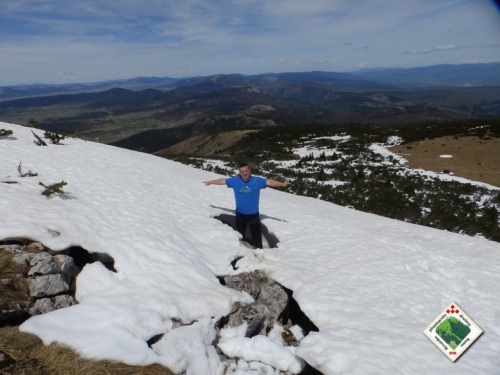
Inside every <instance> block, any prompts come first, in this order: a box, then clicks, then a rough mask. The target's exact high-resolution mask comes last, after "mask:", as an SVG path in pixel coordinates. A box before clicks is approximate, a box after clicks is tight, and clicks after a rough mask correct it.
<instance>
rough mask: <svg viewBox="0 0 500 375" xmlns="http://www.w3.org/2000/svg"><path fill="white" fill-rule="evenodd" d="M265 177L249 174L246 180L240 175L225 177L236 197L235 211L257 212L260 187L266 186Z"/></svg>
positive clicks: (250, 213) (241, 212)
mask: <svg viewBox="0 0 500 375" xmlns="http://www.w3.org/2000/svg"><path fill="white" fill-rule="evenodd" d="M266 182H267V179H265V178H262V177H255V176H250V179H249V180H248V181H247V182H244V181H243V180H242V179H241V176H234V177H231V178H226V185H227V187H228V188H232V189H233V190H234V198H235V199H236V211H238V212H239V213H240V214H244V215H252V214H256V213H257V212H259V197H260V189H265V188H266Z"/></svg>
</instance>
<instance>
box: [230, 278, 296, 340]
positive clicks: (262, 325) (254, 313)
mask: <svg viewBox="0 0 500 375" xmlns="http://www.w3.org/2000/svg"><path fill="white" fill-rule="evenodd" d="M224 283H225V285H226V286H227V287H228V288H231V289H235V290H238V291H246V292H248V293H249V294H250V295H251V296H252V297H253V298H254V299H255V302H254V303H251V304H249V305H246V306H243V307H241V308H238V309H236V311H234V312H233V313H231V315H230V316H229V319H228V322H227V325H228V326H229V327H236V326H239V325H241V324H243V323H244V322H246V323H247V324H248V327H247V332H246V336H247V337H252V336H255V335H258V334H264V335H265V334H266V332H267V331H269V329H270V325H271V323H272V322H274V321H278V320H279V319H280V318H282V317H283V315H284V312H285V310H286V309H287V306H288V295H287V294H286V292H285V291H284V290H283V288H282V287H281V285H279V284H278V283H277V282H276V281H274V280H272V279H270V278H269V277H268V276H267V275H266V274H265V272H263V271H260V270H258V271H254V272H245V273H241V274H239V275H233V276H226V277H225V278H224Z"/></svg>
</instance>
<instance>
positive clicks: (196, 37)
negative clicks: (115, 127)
mask: <svg viewBox="0 0 500 375" xmlns="http://www.w3.org/2000/svg"><path fill="white" fill-rule="evenodd" d="M3 8H4V9H3V11H2V13H1V14H0V32H1V35H2V38H1V39H0V48H1V50H2V52H3V53H2V59H1V60H0V72H1V73H2V74H1V75H0V85H7V84H20V83H33V82H47V83H65V82H89V81H99V80H106V79H117V78H130V77H135V76H172V77H182V76H189V75H191V74H193V72H196V71H204V72H206V74H216V73H242V74H258V73H264V72H270V71H276V72H280V71H307V70H309V69H314V68H315V66H316V65H317V64H318V62H320V61H321V62H322V65H323V66H324V68H323V69H324V70H329V71H346V70H349V69H346V68H345V67H352V68H351V70H352V69H355V68H356V67H359V66H361V64H364V65H363V66H364V67H366V68H370V67H380V66H389V67H390V66H394V67H395V66H398V67H413V66H424V65H434V64H441V63H451V64H458V63H461V62H463V61H466V60H468V61H471V60H473V59H475V60H476V61H478V62H493V61H500V59H499V50H498V48H497V47H498V46H499V44H498V36H499V35H500V26H499V25H500V22H499V21H500V16H499V13H498V12H497V11H495V5H494V3H493V2H492V1H486V0H455V1H452V0H442V1H439V2H435V1H431V0H416V1H413V2H410V3H407V2H398V1H396V0H380V1H377V2H372V1H369V0H361V1H359V2H356V4H353V3H352V2H350V1H347V0H316V1H313V2H307V3H306V2H304V1H302V0H274V1H268V0H222V1H220V0H219V1H214V0H207V1H199V0H185V1H179V0H149V1H148V2H147V4H144V3H139V2H138V1H136V0H121V1H118V0H108V1H106V2H102V1H97V0H82V1H79V2H67V1H62V0H49V1H40V0H17V1H16V2H9V3H7V4H5V5H4V6H3ZM437 52H439V53H437ZM255 56H258V58H255ZM367 62H369V63H367ZM69 73H71V74H69Z"/></svg>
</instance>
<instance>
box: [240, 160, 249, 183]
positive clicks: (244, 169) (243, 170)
mask: <svg viewBox="0 0 500 375" xmlns="http://www.w3.org/2000/svg"><path fill="white" fill-rule="evenodd" d="M239 171H240V176H241V179H242V180H243V181H245V182H247V181H248V180H249V178H250V174H251V173H252V171H251V169H250V167H249V166H248V164H247V163H241V164H240V166H239Z"/></svg>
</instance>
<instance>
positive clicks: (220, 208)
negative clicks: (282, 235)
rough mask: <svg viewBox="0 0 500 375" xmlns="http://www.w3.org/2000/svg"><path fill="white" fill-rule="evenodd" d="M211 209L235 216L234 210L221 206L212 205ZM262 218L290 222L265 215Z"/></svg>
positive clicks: (261, 215)
mask: <svg viewBox="0 0 500 375" xmlns="http://www.w3.org/2000/svg"><path fill="white" fill-rule="evenodd" d="M210 207H212V208H217V209H218V210H222V211H226V212H230V213H231V214H233V216H234V210H231V209H229V208H225V207H219V206H214V205H210ZM260 218H261V219H271V220H276V221H281V222H282V223H288V221H286V220H283V219H278V218H277V217H272V216H268V215H264V214H260Z"/></svg>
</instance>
